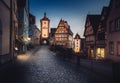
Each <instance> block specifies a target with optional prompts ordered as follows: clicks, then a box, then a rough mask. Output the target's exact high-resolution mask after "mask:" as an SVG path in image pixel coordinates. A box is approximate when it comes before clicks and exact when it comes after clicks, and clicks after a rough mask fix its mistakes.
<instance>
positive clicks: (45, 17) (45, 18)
mask: <svg viewBox="0 0 120 83" xmlns="http://www.w3.org/2000/svg"><path fill="white" fill-rule="evenodd" d="M41 20H48V21H50V20H49V18H47V16H46V12H44V17H43V18H42V19H41Z"/></svg>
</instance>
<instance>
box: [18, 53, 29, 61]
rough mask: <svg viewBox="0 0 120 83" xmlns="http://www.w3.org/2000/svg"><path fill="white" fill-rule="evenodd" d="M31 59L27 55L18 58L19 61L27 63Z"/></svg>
mask: <svg viewBox="0 0 120 83" xmlns="http://www.w3.org/2000/svg"><path fill="white" fill-rule="evenodd" d="M29 58H30V55H25V54H23V55H18V56H17V59H18V60H21V61H26V60H28V59H29Z"/></svg>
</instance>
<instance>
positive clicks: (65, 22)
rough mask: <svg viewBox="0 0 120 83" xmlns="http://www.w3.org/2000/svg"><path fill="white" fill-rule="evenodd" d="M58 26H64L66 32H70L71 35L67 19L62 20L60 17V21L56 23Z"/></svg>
mask: <svg viewBox="0 0 120 83" xmlns="http://www.w3.org/2000/svg"><path fill="white" fill-rule="evenodd" d="M59 26H63V27H65V28H66V29H67V31H68V33H69V34H71V35H73V32H72V30H71V29H70V25H69V24H68V22H67V21H64V20H62V19H61V20H60V22H59V24H58V27H59ZM58 27H57V29H58ZM56 31H57V30H56Z"/></svg>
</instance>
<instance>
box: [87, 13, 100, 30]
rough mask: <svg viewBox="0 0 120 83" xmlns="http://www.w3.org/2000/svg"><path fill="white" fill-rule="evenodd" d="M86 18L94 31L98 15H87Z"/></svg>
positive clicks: (98, 18)
mask: <svg viewBox="0 0 120 83" xmlns="http://www.w3.org/2000/svg"><path fill="white" fill-rule="evenodd" d="M88 18H89V20H90V22H91V24H92V27H93V29H94V30H95V29H96V28H97V26H98V23H99V21H100V15H88Z"/></svg>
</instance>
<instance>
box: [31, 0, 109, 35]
mask: <svg viewBox="0 0 120 83" xmlns="http://www.w3.org/2000/svg"><path fill="white" fill-rule="evenodd" d="M109 2H110V0H30V12H31V13H32V14H33V15H34V16H36V25H37V26H38V28H40V19H41V18H43V15H44V12H46V13H47V17H48V18H49V19H50V27H52V28H57V25H58V23H59V21H60V19H61V18H62V19H64V20H66V21H67V22H68V23H69V25H70V27H71V30H72V31H73V33H74V34H76V33H79V34H80V36H81V37H83V33H84V25H85V20H86V15H87V14H100V13H101V11H102V7H103V6H108V5H109Z"/></svg>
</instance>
